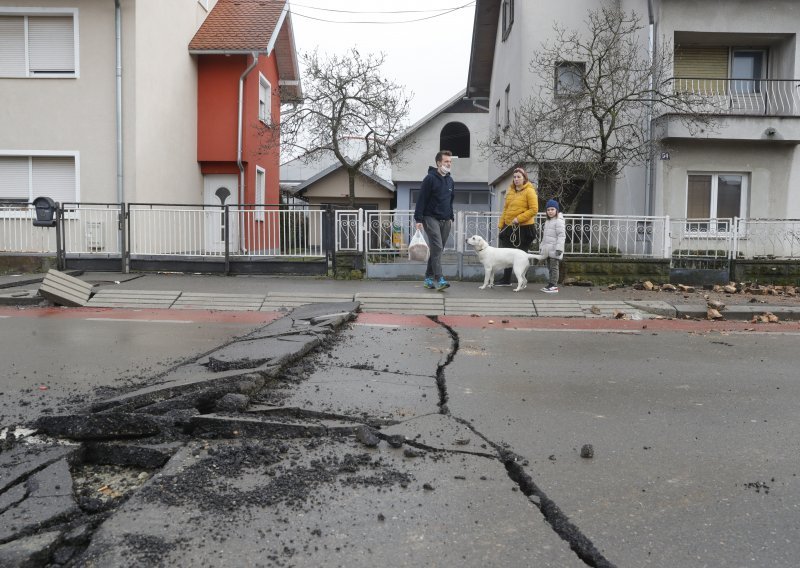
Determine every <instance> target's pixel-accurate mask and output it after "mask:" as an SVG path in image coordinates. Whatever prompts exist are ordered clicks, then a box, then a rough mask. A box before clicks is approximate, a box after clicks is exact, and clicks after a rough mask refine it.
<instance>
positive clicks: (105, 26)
mask: <svg viewBox="0 0 800 568" xmlns="http://www.w3.org/2000/svg"><path fill="white" fill-rule="evenodd" d="M0 4H2V5H3V6H14V7H30V8H77V9H78V12H77V19H76V21H77V24H78V27H79V34H80V35H79V76H78V77H77V78H63V79H62V78H53V79H51V78H0V93H2V95H0V100H2V104H0V153H2V152H5V151H9V150H10V151H20V152H37V151H52V152H77V154H78V164H79V167H80V178H79V180H78V185H79V191H80V194H79V195H78V198H79V199H80V200H81V201H109V200H111V201H115V200H116V189H115V187H116V186H115V183H116V181H115V179H116V178H115V176H116V148H115V140H116V125H115V111H114V109H115V102H114V93H115V78H114V67H115V63H114V41H115V40H114V37H115V32H114V3H113V2H93V1H85V0H84V1H71V2H65V1H63V0H33V1H31V0H24V1H14V2H1V1H0Z"/></svg>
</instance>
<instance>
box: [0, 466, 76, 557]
mask: <svg viewBox="0 0 800 568" xmlns="http://www.w3.org/2000/svg"><path fill="white" fill-rule="evenodd" d="M72 485H73V484H72V475H71V474H70V471H69V464H68V463H67V460H66V459H61V460H59V461H57V462H55V463H53V464H51V465H49V466H47V467H46V468H44V469H43V470H42V471H40V472H38V473H35V474H33V475H32V476H30V477H29V478H28V479H27V480H26V481H25V488H26V490H27V496H26V498H25V499H23V500H22V501H20V502H18V503H17V504H16V505H14V506H12V507H9V508H8V509H6V510H5V511H4V512H3V513H2V515H0V542H4V541H8V540H11V539H14V538H18V537H20V536H23V535H25V534H28V533H31V532H34V531H36V530H40V529H42V528H44V527H47V526H49V525H51V524H53V523H55V522H57V521H62V520H66V519H68V518H69V517H71V516H72V515H74V514H76V513H77V512H78V510H79V509H78V505H77V503H76V502H75V499H74V497H73V491H72Z"/></svg>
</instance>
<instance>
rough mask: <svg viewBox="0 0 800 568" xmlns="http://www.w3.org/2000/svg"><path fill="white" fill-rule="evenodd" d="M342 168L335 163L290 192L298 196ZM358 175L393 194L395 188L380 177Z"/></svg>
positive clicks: (365, 173) (364, 174)
mask: <svg viewBox="0 0 800 568" xmlns="http://www.w3.org/2000/svg"><path fill="white" fill-rule="evenodd" d="M342 168H344V165H343V164H341V163H339V162H337V163H335V164H331V165H330V166H328V167H327V168H325V169H324V170H322V171H321V172H318V173H317V174H316V175H313V176H311V177H310V178H308V179H307V180H305V181H304V182H302V183H299V184H297V185H296V186H294V187H293V188H291V190H292V191H293V192H294V193H295V195H296V194H298V193H303V192H304V191H305V190H306V189H308V187H309V186H311V185H312V184H314V183H316V182H318V181H319V180H321V179H322V178H324V177H326V176H328V175H330V174H332V173H333V172H335V171H337V170H340V169H342ZM358 173H359V174H361V175H362V176H364V177H365V178H367V179H369V180H371V181H373V182H375V183H376V184H378V185H380V186H382V187H383V188H385V189H386V190H388V191H390V192H392V193H394V191H395V187H394V184H393V183H391V182H389V181H386V180H385V179H383V178H382V177H380V176H377V175H375V174H372V173H369V172H363V171H359V172H358ZM287 189H288V188H287Z"/></svg>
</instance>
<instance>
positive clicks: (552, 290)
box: [542, 284, 558, 294]
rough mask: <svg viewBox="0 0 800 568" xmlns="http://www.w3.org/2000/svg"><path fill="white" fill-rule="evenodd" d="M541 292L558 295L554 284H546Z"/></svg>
mask: <svg viewBox="0 0 800 568" xmlns="http://www.w3.org/2000/svg"><path fill="white" fill-rule="evenodd" d="M542 292H544V293H546V294H558V286H556V285H555V284H548V285H547V286H545V287H544V288H542Z"/></svg>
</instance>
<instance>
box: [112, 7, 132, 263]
mask: <svg viewBox="0 0 800 568" xmlns="http://www.w3.org/2000/svg"><path fill="white" fill-rule="evenodd" d="M114 28H115V35H116V37H115V45H114V49H115V51H116V54H115V55H116V67H117V69H116V87H115V99H116V101H115V103H116V124H117V203H119V204H120V207H124V205H122V204H123V203H125V185H124V182H123V173H124V172H123V165H124V159H123V152H122V7H121V6H120V0H114ZM119 215H120V219H119V236H118V237H117V238H118V240H119V241H120V242H119V247H120V248H119V250H121V251H123V252H122V255H123V258H122V270H123V273H124V274H127V273H128V272H129V266H128V259H127V258H126V255H125V252H124V251H125V248H126V247H125V243H124V239H125V232H124V230H123V228H124V223H123V221H124V216H125V211H120V213H119Z"/></svg>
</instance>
